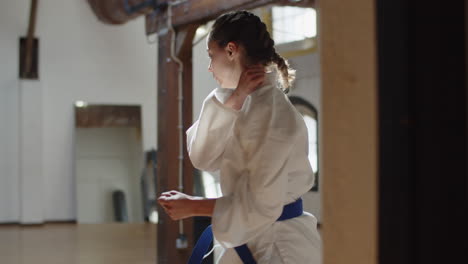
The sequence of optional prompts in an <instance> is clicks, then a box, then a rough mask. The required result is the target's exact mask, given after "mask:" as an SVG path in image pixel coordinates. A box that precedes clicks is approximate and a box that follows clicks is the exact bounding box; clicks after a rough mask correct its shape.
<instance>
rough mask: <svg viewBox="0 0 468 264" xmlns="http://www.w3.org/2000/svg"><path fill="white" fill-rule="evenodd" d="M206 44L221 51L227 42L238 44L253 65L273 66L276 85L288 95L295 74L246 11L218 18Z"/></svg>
mask: <svg viewBox="0 0 468 264" xmlns="http://www.w3.org/2000/svg"><path fill="white" fill-rule="evenodd" d="M209 41H215V42H216V43H217V44H218V45H219V47H221V48H224V47H226V45H227V44H228V43H229V42H235V43H237V44H241V45H242V46H243V47H244V49H245V51H246V53H247V54H246V55H247V59H249V60H250V62H251V63H254V64H262V65H264V66H272V65H273V66H276V70H277V71H278V72H279V73H280V79H279V82H280V84H281V86H282V88H283V91H284V92H285V93H287V92H288V91H289V89H290V88H291V86H292V82H293V81H294V78H295V72H296V71H295V70H293V69H292V68H291V67H289V64H288V62H287V61H286V60H285V59H284V58H283V57H281V55H279V54H278V53H277V52H276V50H275V47H274V46H275V42H274V40H273V39H272V38H271V36H270V33H268V30H267V28H266V25H265V23H263V22H262V21H261V20H260V18H259V17H258V16H256V15H254V14H253V13H251V12H248V11H234V12H229V13H226V14H223V15H221V16H220V17H218V18H217V19H216V21H215V23H214V24H213V27H212V29H211V32H210V37H209Z"/></svg>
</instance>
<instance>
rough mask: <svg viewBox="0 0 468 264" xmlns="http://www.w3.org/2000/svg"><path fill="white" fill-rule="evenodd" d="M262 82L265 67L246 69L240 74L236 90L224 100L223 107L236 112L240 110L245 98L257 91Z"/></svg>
mask: <svg viewBox="0 0 468 264" xmlns="http://www.w3.org/2000/svg"><path fill="white" fill-rule="evenodd" d="M264 80H265V67H264V66H263V65H255V66H252V67H248V68H247V69H245V70H244V71H243V72H242V73H241V75H240V77H239V83H238V84H237V88H236V89H235V90H234V92H233V93H232V95H231V96H230V97H229V98H228V99H227V100H226V102H225V103H224V105H225V106H228V107H230V108H232V109H234V110H237V111H238V110H240V109H241V108H242V106H243V105H244V101H245V98H247V96H248V95H249V94H251V93H252V92H254V91H255V90H257V89H258V87H260V85H262V83H263V81H264Z"/></svg>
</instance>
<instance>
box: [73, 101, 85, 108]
mask: <svg viewBox="0 0 468 264" xmlns="http://www.w3.org/2000/svg"><path fill="white" fill-rule="evenodd" d="M75 106H76V107H86V106H88V103H86V102H85V101H76V102H75Z"/></svg>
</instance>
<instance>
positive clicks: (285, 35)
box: [271, 6, 317, 44]
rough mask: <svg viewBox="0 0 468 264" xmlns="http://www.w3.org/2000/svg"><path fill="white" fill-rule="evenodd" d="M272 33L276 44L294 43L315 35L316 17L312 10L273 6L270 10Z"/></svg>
mask: <svg viewBox="0 0 468 264" xmlns="http://www.w3.org/2000/svg"><path fill="white" fill-rule="evenodd" d="M271 16H272V31H273V32H272V33H273V39H274V40H275V43H276V44H282V43H288V42H294V41H299V40H304V39H307V38H312V37H315V36H316V35H317V15H316V12H315V9H313V8H302V7H292V6H281V7H280V6H275V7H272V9H271Z"/></svg>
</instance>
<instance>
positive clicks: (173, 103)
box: [157, 25, 197, 264]
mask: <svg viewBox="0 0 468 264" xmlns="http://www.w3.org/2000/svg"><path fill="white" fill-rule="evenodd" d="M196 28H197V27H196V26H193V25H191V26H187V27H184V28H181V29H179V30H178V31H177V32H176V47H178V48H177V51H176V54H177V56H178V57H179V58H180V59H181V60H182V61H183V63H184V73H183V93H184V94H183V97H184V101H183V120H184V122H183V126H184V128H183V131H184V140H183V142H184V166H183V167H184V177H183V179H184V182H183V184H184V190H183V191H184V192H185V193H188V194H191V193H192V189H193V180H192V179H193V177H192V174H193V166H192V164H191V162H190V160H189V157H188V155H187V152H186V146H185V142H186V140H185V131H186V130H187V128H188V127H190V125H191V123H192V40H193V37H194V34H195V31H196ZM171 38H172V33H171V31H167V33H164V34H160V35H159V39H158V43H159V47H158V48H159V57H158V66H159V67H158V172H157V176H158V178H157V179H158V183H157V194H158V195H159V194H161V192H164V191H169V190H178V186H179V183H178V156H179V130H178V128H177V126H178V111H179V109H178V100H177V98H178V83H177V82H178V78H177V77H178V76H177V72H178V67H179V66H178V65H177V63H176V62H175V61H174V60H173V59H172V58H171V56H170V47H171V46H170V45H171ZM158 211H159V224H158V235H157V236H158V237H157V241H158V250H157V256H158V264H165V263H171V264H172V263H185V262H186V261H187V259H188V258H189V256H190V253H191V251H192V248H193V219H192V218H189V219H186V220H183V225H184V235H185V236H186V238H187V241H188V247H187V248H185V249H177V248H176V240H177V238H178V236H179V222H178V221H173V220H171V219H170V218H169V217H168V216H167V214H166V213H165V212H164V210H163V209H162V208H161V207H159V210H158Z"/></svg>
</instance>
